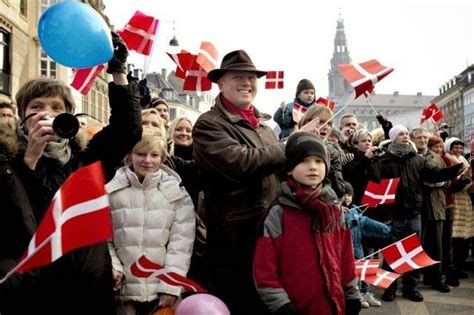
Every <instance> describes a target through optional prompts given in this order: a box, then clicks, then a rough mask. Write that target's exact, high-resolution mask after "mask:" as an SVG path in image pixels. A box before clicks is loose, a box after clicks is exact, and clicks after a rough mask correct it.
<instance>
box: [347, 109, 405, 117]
mask: <svg viewBox="0 0 474 315" xmlns="http://www.w3.org/2000/svg"><path fill="white" fill-rule="evenodd" d="M398 113H400V111H399V110H390V109H388V110H386V111H383V110H378V111H377V113H375V111H374V110H373V109H371V110H366V109H362V110H358V109H356V110H354V115H356V116H367V115H371V116H375V115H384V116H389V115H394V114H398Z"/></svg>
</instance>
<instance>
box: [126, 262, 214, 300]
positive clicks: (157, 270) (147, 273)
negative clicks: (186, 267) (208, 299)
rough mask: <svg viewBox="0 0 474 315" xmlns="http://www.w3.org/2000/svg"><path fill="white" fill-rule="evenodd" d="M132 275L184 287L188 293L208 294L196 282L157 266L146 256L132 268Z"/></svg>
mask: <svg viewBox="0 0 474 315" xmlns="http://www.w3.org/2000/svg"><path fill="white" fill-rule="evenodd" d="M130 272H131V273H132V275H134V276H135V277H138V278H158V279H160V280H161V281H164V282H166V283H167V284H169V285H173V286H182V287H183V288H184V289H185V290H186V291H192V292H197V293H203V292H207V291H206V289H204V288H202V287H201V286H200V285H199V284H197V283H196V282H194V281H192V280H190V279H188V278H186V277H183V276H182V275H180V274H177V273H176V272H172V271H170V270H168V269H167V268H165V267H163V266H162V265H160V264H157V263H155V262H153V261H151V260H150V259H148V258H147V257H146V256H141V257H140V258H139V259H138V260H137V261H136V262H134V263H133V264H132V265H131V266H130Z"/></svg>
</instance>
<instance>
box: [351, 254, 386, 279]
mask: <svg viewBox="0 0 474 315" xmlns="http://www.w3.org/2000/svg"><path fill="white" fill-rule="evenodd" d="M380 263H381V260H380V259H367V260H359V261H356V263H355V268H356V269H355V271H356V275H357V276H358V277H359V280H365V278H366V277H367V276H373V275H375V274H376V273H377V270H378V269H379V266H380Z"/></svg>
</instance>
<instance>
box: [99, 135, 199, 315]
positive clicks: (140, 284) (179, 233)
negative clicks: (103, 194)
mask: <svg viewBox="0 0 474 315" xmlns="http://www.w3.org/2000/svg"><path fill="white" fill-rule="evenodd" d="M166 156H167V152H166V142H165V141H164V139H163V138H162V137H159V136H157V135H156V134H154V133H153V131H150V132H145V133H144V134H143V136H142V140H141V141H139V142H138V143H137V144H136V145H135V147H134V148H133V150H132V152H131V153H130V154H129V155H128V156H127V158H126V166H123V167H122V168H120V169H119V170H118V171H117V173H116V174H115V177H114V178H113V179H112V180H111V181H110V182H109V183H108V184H107V185H106V189H107V192H108V193H109V198H110V208H111V211H112V221H113V229H114V231H113V240H112V241H111V242H110V243H109V250H110V254H111V256H112V264H113V274H114V280H115V284H116V289H117V290H118V289H120V301H119V302H118V305H117V311H118V313H119V314H137V315H138V314H149V313H151V312H152V311H153V310H155V309H158V308H159V307H165V306H173V305H174V304H175V302H176V300H177V298H178V297H179V295H180V294H181V290H182V289H181V287H177V286H171V285H168V284H166V283H165V282H163V281H161V280H159V279H157V278H150V279H146V278H138V277H135V276H134V275H132V274H131V272H130V265H132V264H133V263H134V262H136V261H137V260H138V258H140V257H141V256H142V255H145V256H146V257H147V258H148V259H150V260H151V261H154V262H156V263H158V264H160V265H163V266H164V267H165V268H167V269H169V270H170V271H173V272H176V273H178V274H180V275H183V276H186V273H187V271H188V269H189V264H190V261H191V253H192V249H193V242H194V231H195V216H194V207H193V203H192V201H191V199H190V197H189V195H188V193H187V192H186V190H185V189H184V187H182V186H180V181H181V179H180V178H179V176H178V175H177V174H176V173H175V172H174V171H172V170H171V169H170V168H168V167H166V166H164V165H162V163H163V162H164V161H165V160H166Z"/></svg>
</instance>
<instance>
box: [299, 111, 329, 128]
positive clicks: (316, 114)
mask: <svg viewBox="0 0 474 315" xmlns="http://www.w3.org/2000/svg"><path fill="white" fill-rule="evenodd" d="M316 117H319V118H326V119H327V120H329V119H331V121H329V122H328V123H327V125H328V126H330V127H332V112H331V110H330V109H329V108H327V107H325V106H321V105H313V106H311V107H310V108H309V109H308V111H307V112H306V113H305V114H304V116H303V118H301V120H300V121H299V122H298V128H301V127H303V126H304V125H306V124H307V123H309V122H310V121H311V120H313V119H315V118H316Z"/></svg>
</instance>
